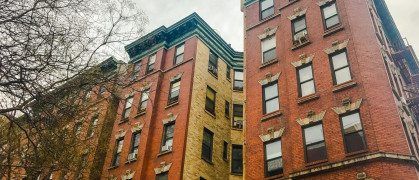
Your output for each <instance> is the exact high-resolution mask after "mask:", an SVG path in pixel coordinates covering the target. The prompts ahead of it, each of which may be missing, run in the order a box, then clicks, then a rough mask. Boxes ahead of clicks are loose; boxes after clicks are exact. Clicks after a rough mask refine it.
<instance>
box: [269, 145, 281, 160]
mask: <svg viewBox="0 0 419 180" xmlns="http://www.w3.org/2000/svg"><path fill="white" fill-rule="evenodd" d="M281 156H282V146H281V141H276V142H272V143H269V144H266V160H270V159H274V158H277V157H281Z"/></svg>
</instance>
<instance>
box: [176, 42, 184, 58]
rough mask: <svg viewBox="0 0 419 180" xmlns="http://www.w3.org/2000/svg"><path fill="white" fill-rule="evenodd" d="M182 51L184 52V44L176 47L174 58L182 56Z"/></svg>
mask: <svg viewBox="0 0 419 180" xmlns="http://www.w3.org/2000/svg"><path fill="white" fill-rule="evenodd" d="M184 50H185V45H184V44H183V45H181V46H179V47H177V48H176V56H177V55H179V54H183V52H184Z"/></svg>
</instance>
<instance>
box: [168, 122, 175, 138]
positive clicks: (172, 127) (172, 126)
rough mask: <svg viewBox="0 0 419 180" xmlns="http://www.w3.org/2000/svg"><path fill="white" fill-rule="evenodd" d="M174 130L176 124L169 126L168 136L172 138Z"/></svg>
mask: <svg viewBox="0 0 419 180" xmlns="http://www.w3.org/2000/svg"><path fill="white" fill-rule="evenodd" d="M174 131H175V125H170V126H167V129H166V138H172V137H173V133H174Z"/></svg>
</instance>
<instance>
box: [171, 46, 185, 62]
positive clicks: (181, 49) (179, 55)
mask: <svg viewBox="0 0 419 180" xmlns="http://www.w3.org/2000/svg"><path fill="white" fill-rule="evenodd" d="M184 51H185V44H181V45H178V46H176V53H175V61H174V62H173V64H177V63H180V62H182V61H183V53H184Z"/></svg>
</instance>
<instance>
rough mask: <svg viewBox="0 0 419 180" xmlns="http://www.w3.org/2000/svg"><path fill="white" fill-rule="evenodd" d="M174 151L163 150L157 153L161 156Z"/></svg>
mask: <svg viewBox="0 0 419 180" xmlns="http://www.w3.org/2000/svg"><path fill="white" fill-rule="evenodd" d="M172 152H173V150H169V151H163V152H160V153H159V154H157V157H160V156H163V155H166V154H170V153H172Z"/></svg>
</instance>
